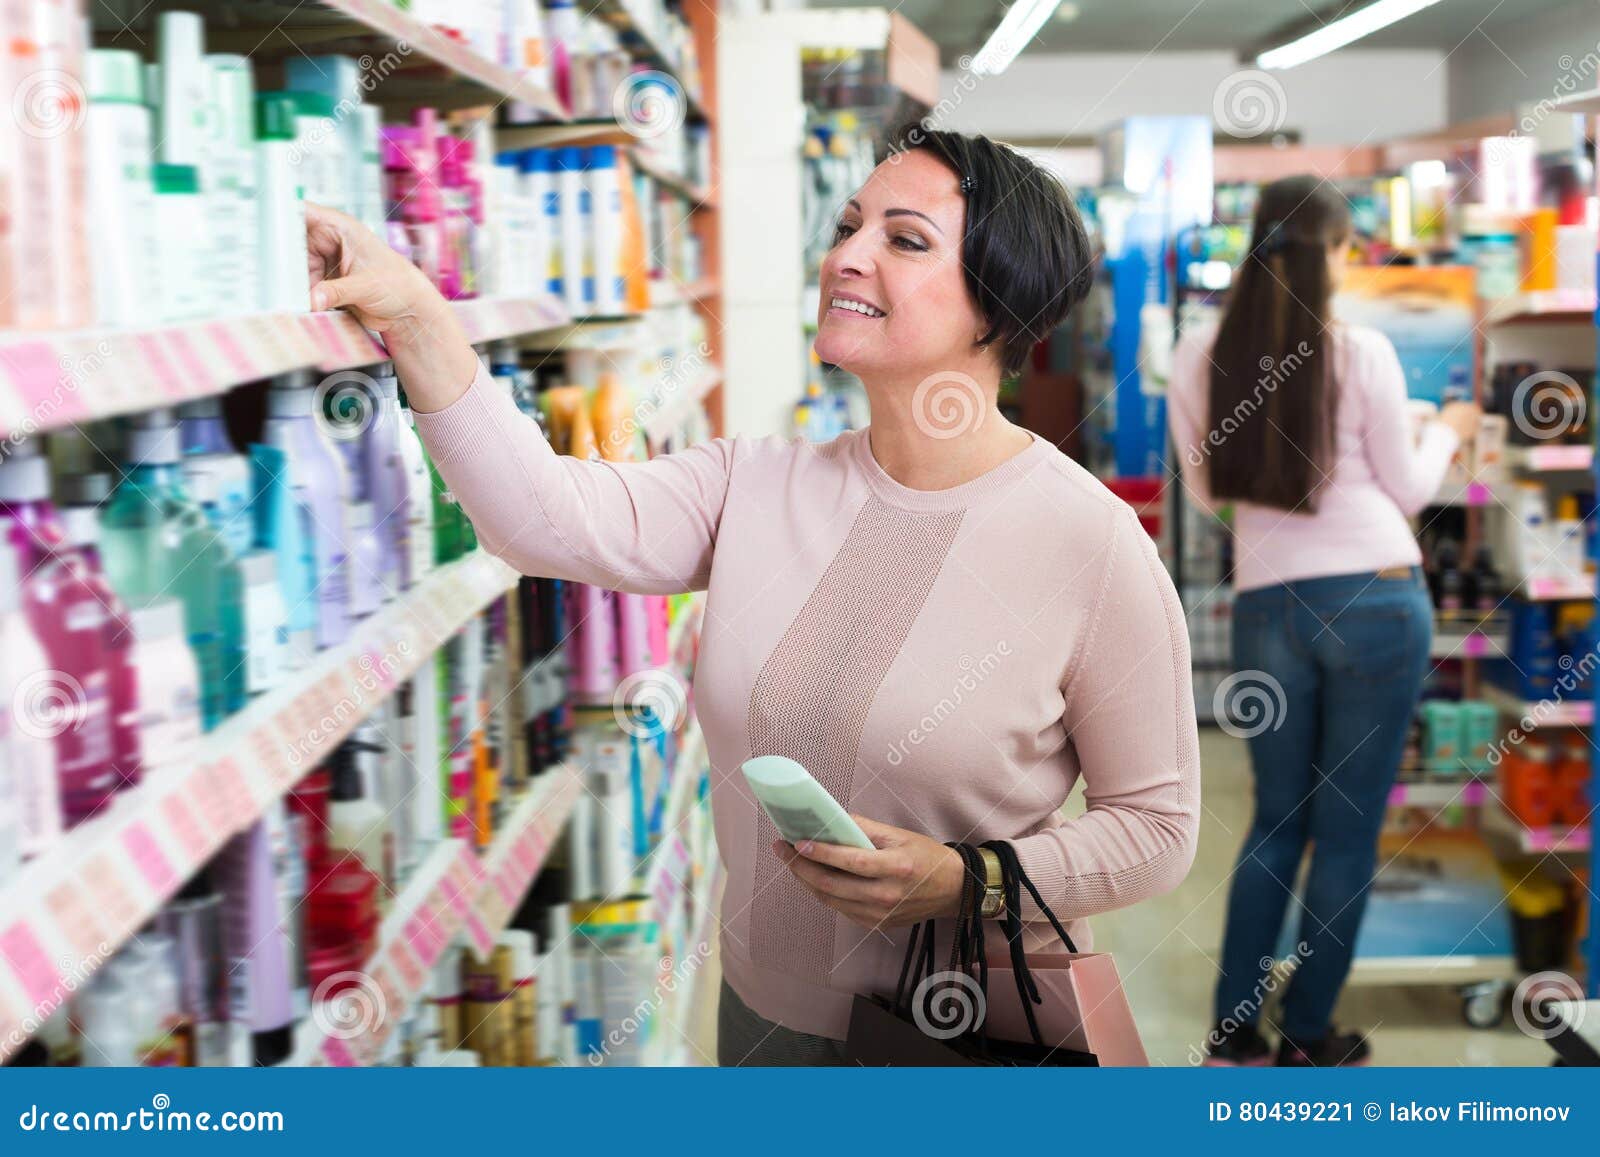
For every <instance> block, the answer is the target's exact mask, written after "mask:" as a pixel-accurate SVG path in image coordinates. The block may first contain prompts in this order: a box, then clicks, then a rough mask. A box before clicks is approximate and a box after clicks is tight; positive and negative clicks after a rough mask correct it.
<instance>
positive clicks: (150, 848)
mask: <svg viewBox="0 0 1600 1157" xmlns="http://www.w3.org/2000/svg"><path fill="white" fill-rule="evenodd" d="M122 846H123V847H124V848H126V849H127V851H128V855H129V856H131V857H133V863H134V866H135V867H137V868H138V869H139V874H140V875H141V876H143V877H144V879H145V883H147V884H149V885H150V889H151V891H153V892H154V893H155V894H156V896H157V897H158V898H160V899H162V900H165V899H166V898H167V897H168V896H170V895H172V893H173V892H175V891H177V889H178V884H179V883H180V881H179V879H178V873H177V872H176V871H174V870H173V867H172V864H171V862H170V861H168V859H167V855H166V853H165V852H163V851H162V850H161V845H160V844H158V843H157V842H156V838H155V836H153V835H151V834H150V829H149V828H148V827H146V826H145V825H144V824H143V823H142V822H135V823H132V824H129V825H128V826H127V827H126V828H124V829H123V832H122ZM195 866H196V867H198V866H199V865H198V864H197V865H195Z"/></svg>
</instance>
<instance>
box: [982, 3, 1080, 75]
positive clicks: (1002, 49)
mask: <svg viewBox="0 0 1600 1157" xmlns="http://www.w3.org/2000/svg"><path fill="white" fill-rule="evenodd" d="M1060 3H1061V0H1017V2H1016V3H1015V4H1013V5H1012V6H1011V7H1010V8H1008V9H1006V15H1005V19H1003V20H1001V21H1000V27H998V28H996V29H995V30H994V31H993V32H991V33H990V34H989V39H988V40H986V41H984V44H983V47H982V48H980V49H978V55H977V56H975V57H973V58H972V71H973V72H975V73H977V74H978V75H979V76H999V75H1000V74H1001V73H1002V72H1004V71H1005V70H1006V69H1008V68H1010V67H1011V62H1012V61H1013V60H1015V59H1016V58H1017V53H1019V52H1021V51H1022V50H1023V49H1024V48H1025V47H1027V45H1028V42H1029V41H1030V40H1032V39H1033V38H1034V35H1035V34H1036V33H1037V32H1038V31H1039V29H1040V28H1041V27H1043V25H1044V22H1045V21H1046V20H1048V19H1050V13H1052V12H1054V11H1055V10H1056V5H1057V4H1060Z"/></svg>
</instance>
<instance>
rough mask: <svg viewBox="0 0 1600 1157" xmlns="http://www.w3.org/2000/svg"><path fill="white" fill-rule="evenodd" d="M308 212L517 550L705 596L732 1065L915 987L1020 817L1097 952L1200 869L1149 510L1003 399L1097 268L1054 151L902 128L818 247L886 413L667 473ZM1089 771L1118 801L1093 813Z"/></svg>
mask: <svg viewBox="0 0 1600 1157" xmlns="http://www.w3.org/2000/svg"><path fill="white" fill-rule="evenodd" d="M310 218H311V228H310V248H311V254H312V258H313V263H314V270H315V271H316V272H317V273H319V274H320V275H321V278H320V283H319V284H318V285H317V286H316V288H315V290H314V294H315V298H316V300H317V302H318V304H319V305H321V306H323V307H334V306H338V307H344V308H348V309H350V310H352V311H353V312H354V313H355V314H356V316H357V317H358V318H360V320H361V321H362V322H363V323H365V324H366V325H368V326H369V327H371V328H373V329H377V330H380V331H382V332H383V335H384V338H385V340H386V342H387V344H388V346H389V350H390V352H391V354H392V356H393V358H394V361H395V364H396V368H397V370H398V372H399V374H400V377H401V379H402V380H403V381H404V383H405V386H406V392H407V395H408V397H409V398H410V401H411V403H412V405H413V407H414V409H415V410H416V412H417V427H418V430H419V431H420V432H421V434H422V436H423V438H424V440H425V441H426V443H427V445H428V448H429V450H430V452H431V453H432V454H433V456H434V459H435V461H436V462H437V464H438V468H439V472H440V473H441V475H443V478H444V480H445V482H446V483H447V484H448V485H449V486H450V488H451V489H452V490H453V491H454V492H455V494H456V496H457V497H458V498H459V499H460V501H461V503H462V505H463V506H464V508H465V509H466V511H467V513H468V514H469V515H470V516H471V518H472V521H473V524H474V526H475V527H476V529H477V533H478V538H479V541H480V542H482V543H483V544H484V545H485V547H486V548H487V549H489V550H491V551H493V552H494V553H496V554H498V555H500V556H502V557H503V558H505V559H506V561H508V562H510V563H511V564H513V565H514V566H516V567H518V568H519V569H521V570H522V571H524V572H526V573H529V574H538V575H548V576H554V577H558V578H564V579H572V580H576V581H579V582H585V583H594V584H598V585H602V586H606V587H612V588H616V589H620V590H628V591H640V592H646V593H665V592H677V591H687V590H705V591H707V596H706V611H705V627H704V631H703V637H702V641H701V649H700V659H699V662H698V664H697V667H696V671H695V704H696V708H697V711H698V713H699V718H700V723H701V726H702V728H703V730H704V734H705V741H706V749H707V751H708V753H709V758H710V761H711V766H712V780H711V783H712V808H713V813H714V819H715V825H716V836H717V844H718V847H719V849H720V852H721V854H722V857H723V859H724V861H725V862H726V864H727V867H728V874H727V885H726V888H725V894H724V897H723V904H722V936H721V949H722V966H723V972H724V975H725V977H726V984H725V986H724V989H723V992H722V1000H721V1008H720V1015H719V1026H720V1034H719V1035H720V1039H719V1046H718V1050H719V1053H720V1059H721V1062H722V1063H723V1064H729V1065H738V1064H751V1065H755V1064H836V1063H839V1062H840V1060H841V1059H842V1056H843V1050H842V1047H841V1041H842V1039H843V1038H844V1036H845V1030H846V1025H847V1021H848V1017H849V1011H850V1006H851V1001H852V998H853V996H854V995H856V994H868V993H875V992H883V991H887V990H892V989H893V987H894V983H895V979H896V975H897V972H898V969H899V965H900V961H901V958H902V955H903V953H904V950H905V947H906V937H907V934H908V929H909V926H910V925H912V924H915V923H917V922H919V921H923V920H926V919H929V918H930V917H947V916H954V915H955V914H956V912H957V911H958V908H959V904H960V898H961V894H962V890H963V887H964V884H965V875H966V869H965V868H964V866H963V863H962V860H961V858H960V856H959V855H958V854H957V853H956V852H955V851H954V850H952V849H951V848H949V847H947V846H946V844H945V841H967V842H979V841H983V840H987V839H1006V840H1009V841H1012V842H1013V843H1014V846H1015V848H1016V851H1017V853H1018V856H1019V858H1020V862H1021V864H1022V866H1023V868H1024V869H1025V870H1026V872H1027V874H1028V875H1029V877H1030V878H1031V879H1032V881H1033V882H1034V883H1035V884H1036V885H1037V886H1038V887H1039V889H1040V891H1041V893H1042V895H1043V897H1044V899H1045V902H1046V903H1047V904H1049V905H1051V906H1052V908H1053V910H1054V911H1055V913H1056V914H1057V915H1059V916H1060V917H1061V918H1062V919H1064V920H1070V921H1073V922H1075V924H1076V925H1077V926H1076V927H1075V929H1074V936H1075V937H1081V938H1082V939H1079V940H1078V943H1079V945H1080V947H1081V946H1082V945H1083V944H1084V942H1085V941H1086V940H1087V934H1086V930H1085V929H1084V928H1082V927H1081V922H1082V919H1083V918H1084V917H1086V916H1089V915H1092V914H1093V913H1096V912H1102V911H1106V910H1108V909H1112V908H1119V907H1123V906H1125V905H1128V904H1132V903H1135V902H1136V901H1138V900H1141V899H1144V898H1146V897H1148V896H1152V895H1155V894H1157V893H1159V892H1163V891H1166V890H1168V889H1170V888H1173V887H1175V886H1176V885H1177V884H1178V882H1179V881H1180V880H1182V879H1183V877H1184V874H1185V873H1186V872H1187V871H1188V868H1189V865H1190V862H1191V861H1192V859H1193V856H1194V848H1195V834H1196V828H1197V823H1196V815H1197V811H1198V808H1199V768H1198V763H1197V755H1196V752H1197V741H1196V731H1195V719H1194V705H1193V699H1192V694H1191V691H1190V685H1189V651H1188V644H1187V638H1186V636H1185V633H1184V623H1183V613H1182V611H1181V609H1180V608H1179V605H1178V602H1177V598H1176V595H1175V593H1174V591H1173V588H1172V584H1171V582H1170V581H1169V580H1168V578H1167V576H1166V573H1165V571H1164V570H1163V569H1162V567H1161V564H1160V562H1159V561H1158V559H1157V557H1156V552H1155V549H1154V547H1153V545H1152V544H1151V542H1150V540H1149V538H1148V537H1147V536H1146V535H1145V534H1144V532H1143V531H1142V530H1141V529H1140V526H1139V523H1138V520H1137V519H1136V518H1135V517H1134V515H1133V512H1132V511H1131V510H1130V509H1129V508H1128V507H1127V506H1126V505H1124V504H1123V503H1121V502H1120V501H1119V500H1118V499H1116V498H1115V497H1114V496H1113V495H1111V494H1110V493H1109V492H1108V491H1107V490H1106V489H1105V488H1104V487H1103V486H1101V485H1100V483H1098V482H1097V481H1095V479H1094V478H1092V477H1091V476H1090V475H1088V474H1087V473H1086V472H1085V471H1084V470H1083V469H1082V468H1081V467H1079V466H1078V465H1077V464H1076V463H1074V462H1072V461H1070V460H1069V459H1067V458H1066V457H1065V456H1064V455H1062V454H1061V453H1060V452H1059V451H1057V449H1056V448H1055V447H1054V446H1052V445H1050V444H1049V443H1048V442H1045V441H1043V440H1041V439H1039V438H1037V437H1035V436H1034V435H1033V434H1030V433H1029V432H1028V431H1026V430H1023V429H1020V428H1018V427H1017V426H1014V425H1012V424H1011V423H1010V422H1008V421H1007V420H1006V418H1005V417H1004V415H1002V414H1001V412H1000V410H999V409H998V407H997V405H996V395H997V392H998V389H999V384H1000V379H1001V377H1002V375H1003V374H1005V373H1007V372H1012V371H1015V370H1016V369H1017V368H1018V367H1019V366H1020V365H1021V364H1022V361H1023V358H1024V356H1025V355H1026V353H1027V351H1028V350H1029V349H1030V348H1031V346H1032V345H1033V344H1034V343H1035V342H1036V341H1038V340H1039V339H1040V338H1041V337H1042V336H1044V335H1045V334H1046V333H1048V332H1049V331H1050V329H1051V328H1053V327H1054V326H1055V325H1056V324H1058V323H1059V322H1060V321H1061V319H1062V318H1064V317H1065V316H1066V314H1067V311H1068V310H1069V309H1071V308H1072V306H1073V305H1074V304H1075V303H1076V302H1077V301H1078V300H1080V299H1081V297H1082V296H1083V294H1084V292H1085V291H1086V288H1087V286H1088V283H1089V281H1090V278H1091V270H1090V253H1089V247H1088V242H1087V239H1086V236H1085V232H1084V228H1083V224H1082V222H1081V220H1080V219H1079V217H1078V214H1077V211H1076V210H1075V208H1074V207H1073V205H1072V202H1071V199H1070V198H1069V197H1068V196H1067V193H1066V191H1065V190H1064V189H1063V188H1062V187H1061V185H1060V184H1059V183H1057V182H1056V181H1055V180H1054V179H1053V178H1052V177H1051V176H1049V175H1048V174H1047V173H1045V172H1044V171H1043V170H1041V169H1040V168H1038V167H1037V166H1036V165H1034V164H1033V163H1032V162H1030V161H1028V160H1027V159H1025V158H1023V157H1022V156H1020V155H1018V154H1017V153H1014V152H1012V151H1011V150H1010V149H1006V148H1003V147H1002V146H1000V145H997V144H995V143H993V142H991V141H988V140H985V139H983V138H981V137H963V136H958V135H956V134H952V133H941V132H932V131H928V130H924V129H921V128H917V129H913V130H911V131H910V132H909V133H906V134H903V135H901V136H899V137H898V138H897V139H896V140H895V142H894V146H893V147H892V148H891V150H890V152H889V155H888V156H887V157H886V159H885V160H884V161H883V162H882V163H880V164H879V165H878V166H877V168H876V169H874V171H873V172H872V174H871V176H870V177H869V179H868V180H867V181H866V183H865V184H864V185H863V186H862V187H861V188H860V190H858V191H857V193H856V194H855V195H854V196H853V197H851V198H850V199H849V201H848V202H847V203H846V204H845V205H844V206H843V207H842V209H841V212H840V216H839V219H838V224H837V231H836V233H835V236H834V240H833V245H832V248H831V249H830V251H829V253H828V255H827V258H826V260H825V261H824V263H823V267H822V271H821V289H822V301H821V307H820V310H819V316H818V319H817V322H818V332H817V339H816V350H817V353H818V355H819V356H820V357H821V358H822V360H823V361H826V362H830V363H834V364H837V365H840V366H843V367H844V368H845V369H847V370H849V371H851V372H853V373H854V374H856V375H857V376H858V377H859V378H860V379H861V381H862V382H863V384H864V385H865V388H866V392H867V396H868V398H869V400H870V402H871V406H872V424H871V426H870V428H868V429H865V430H859V431H854V432H851V433H848V434H845V435H843V436H841V437H839V438H837V439H835V440H834V441H832V442H829V443H826V444H823V445H813V444H809V443H805V442H800V441H784V440H782V439H780V438H776V437H767V438H746V437H734V438H723V439H716V440H714V441H710V442H707V443H703V444H701V445H697V446H694V447H692V448H691V449H688V450H685V451H683V452H681V453H676V454H668V455H663V456H660V457H657V458H655V459H652V460H651V461H649V462H640V463H613V462H600V461H593V462H588V461H578V460H575V459H572V458H563V457H558V456H557V455H556V454H554V453H553V452H552V451H551V449H550V448H549V446H548V445H547V444H546V443H545V441H544V439H543V438H542V436H541V435H540V432H539V429H538V427H537V426H536V424H535V423H533V422H532V421H531V420H529V419H528V418H526V417H524V416H522V415H521V414H519V413H518V411H517V409H516V407H515V406H514V405H513V404H512V402H511V400H510V398H509V397H507V396H506V395H505V393H504V392H503V391H501V390H498V389H497V388H496V387H495V385H494V384H493V382H492V380H491V379H490V378H489V376H488V374H487V373H486V372H485V371H484V369H483V368H482V367H481V366H480V365H479V364H478V362H477V359H476V358H475V357H474V355H473V352H472V348H471V346H470V345H469V344H468V342H467V340H466V337H465V336H464V335H463V334H462V332H461V330H460V328H459V327H458V325H457V323H456V321H455V320H454V317H453V315H452V313H451V311H450V309H449V308H448V306H447V304H446V303H445V302H444V301H442V300H441V299H440V298H439V296H438V295H437V294H436V293H435V292H434V291H433V290H432V288H431V287H430V286H428V285H427V283H426V282H425V281H424V280H423V279H422V277H421V275H420V274H419V273H417V272H416V271H415V270H414V269H413V268H412V267H411V266H410V265H409V264H407V263H406V262H405V261H403V260H402V259H401V258H399V257H398V256H396V255H395V254H393V253H392V252H391V251H390V250H388V249H387V248H386V247H384V246H383V245H382V244H381V243H380V242H379V241H378V240H377V239H376V238H374V237H373V236H372V235H371V234H370V233H368V232H367V231H366V230H364V229H363V228H361V226H359V225H358V224H356V223H354V222H352V221H351V220H350V219H348V218H345V217H342V216H339V215H337V214H334V213H330V212H328V211H326V210H322V209H316V208H313V209H312V210H311V211H310ZM728 388H730V389H735V390H736V389H738V388H739V383H738V382H731V383H729V387H728ZM756 755H782V756H787V757H789V758H792V759H794V760H797V761H798V762H800V763H801V764H803V765H804V766H805V767H806V768H807V769H809V770H810V771H811V773H812V774H813V775H814V776H815V777H816V779H817V780H818V781H819V782H820V783H821V784H822V786H823V787H825V788H826V789H827V790H828V791H829V792H831V793H832V794H833V796H834V797H835V798H836V799H838V800H839V801H840V802H841V803H843V804H844V805H845V806H846V808H847V809H848V810H849V811H850V812H852V813H853V814H854V815H855V816H856V818H857V820H858V822H859V823H860V825H861V827H862V828H863V829H864V831H865V832H866V834H867V835H868V836H869V837H870V838H871V840H872V842H873V844H874V845H876V846H875V848H874V849H873V850H871V851H866V850H857V849H849V848H843V847H839V846H836V845H826V844H820V843H810V842H802V843H801V844H800V845H798V846H791V845H789V844H787V843H785V842H783V841H781V840H779V838H778V835H777V832H776V831H775V829H774V828H773V826H772V823H771V821H770V820H769V819H768V818H767V816H766V815H765V814H764V813H763V812H762V811H761V810H760V809H759V808H758V807H757V805H756V803H755V801H754V800H753V799H752V798H751V796H750V795H749V792H748V790H747V788H746V785H745V784H744V783H743V781H742V779H741V777H740V775H739V767H740V765H741V764H742V763H743V762H744V761H745V760H747V759H749V758H750V757H752V756H756ZM1080 779H1081V780H1082V781H1083V784H1084V790H1085V794H1086V796H1087V800H1088V810H1087V812H1086V813H1085V814H1084V815H1083V816H1081V817H1080V818H1077V819H1074V820H1071V821H1067V820H1066V819H1065V818H1064V817H1063V816H1062V815H1061V814H1060V810H1061V806H1062V804H1063V803H1064V802H1065V800H1066V798H1067V795H1068V793H1069V792H1070V791H1071V790H1072V788H1073V786H1074V785H1075V784H1076V783H1077V782H1078V781H1079V780H1080ZM1025 909H1026V910H1025V911H1024V912H1023V913H1022V915H1023V917H1024V919H1028V920H1030V921H1034V922H1036V923H1037V925H1038V927H1039V928H1041V929H1043V930H1044V933H1045V934H1046V935H1048V934H1049V933H1048V925H1047V924H1044V923H1043V922H1042V921H1040V920H1039V919H1038V917H1039V915H1040V914H1039V913H1038V911H1037V910H1036V909H1035V908H1033V906H1032V901H1031V900H1030V901H1026V902H1025ZM1044 939H1045V935H1041V936H1040V938H1039V942H1041V943H1042V942H1043V941H1044Z"/></svg>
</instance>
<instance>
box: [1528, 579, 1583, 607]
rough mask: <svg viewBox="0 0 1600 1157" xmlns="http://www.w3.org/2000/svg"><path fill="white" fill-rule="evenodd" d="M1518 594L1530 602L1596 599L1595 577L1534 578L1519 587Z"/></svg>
mask: <svg viewBox="0 0 1600 1157" xmlns="http://www.w3.org/2000/svg"><path fill="white" fill-rule="evenodd" d="M1517 594H1518V595H1519V596H1520V597H1521V598H1524V599H1527V600H1528V601H1529V602H1535V603H1544V602H1560V601H1562V600H1570V599H1592V598H1594V575H1592V574H1586V575H1584V576H1583V577H1582V578H1559V577H1556V578H1533V579H1528V580H1526V581H1524V582H1523V583H1521V584H1520V585H1519V586H1518V587H1517Z"/></svg>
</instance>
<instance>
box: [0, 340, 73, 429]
mask: <svg viewBox="0 0 1600 1157" xmlns="http://www.w3.org/2000/svg"><path fill="white" fill-rule="evenodd" d="M0 370H4V371H5V373H6V376H7V377H9V378H10V379H11V382H12V384H13V385H15V386H16V387H17V393H19V394H21V395H22V400H23V401H24V402H25V403H27V406H28V408H29V409H30V410H35V411H37V410H39V409H40V408H41V407H43V406H44V404H45V403H46V402H50V403H52V404H54V405H56V407H57V408H56V410H55V411H54V413H53V414H52V417H53V418H58V419H62V420H65V421H76V420H77V419H79V418H83V417H87V416H88V413H89V407H88V404H87V403H86V402H85V401H84V399H83V398H82V397H81V391H79V390H77V389H76V388H67V387H66V386H64V385H63V384H62V376H63V375H62V367H61V362H60V360H59V358H58V357H57V354H56V347H55V346H53V345H51V344H50V343H49V342H43V341H26V342H15V343H12V344H8V345H0Z"/></svg>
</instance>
